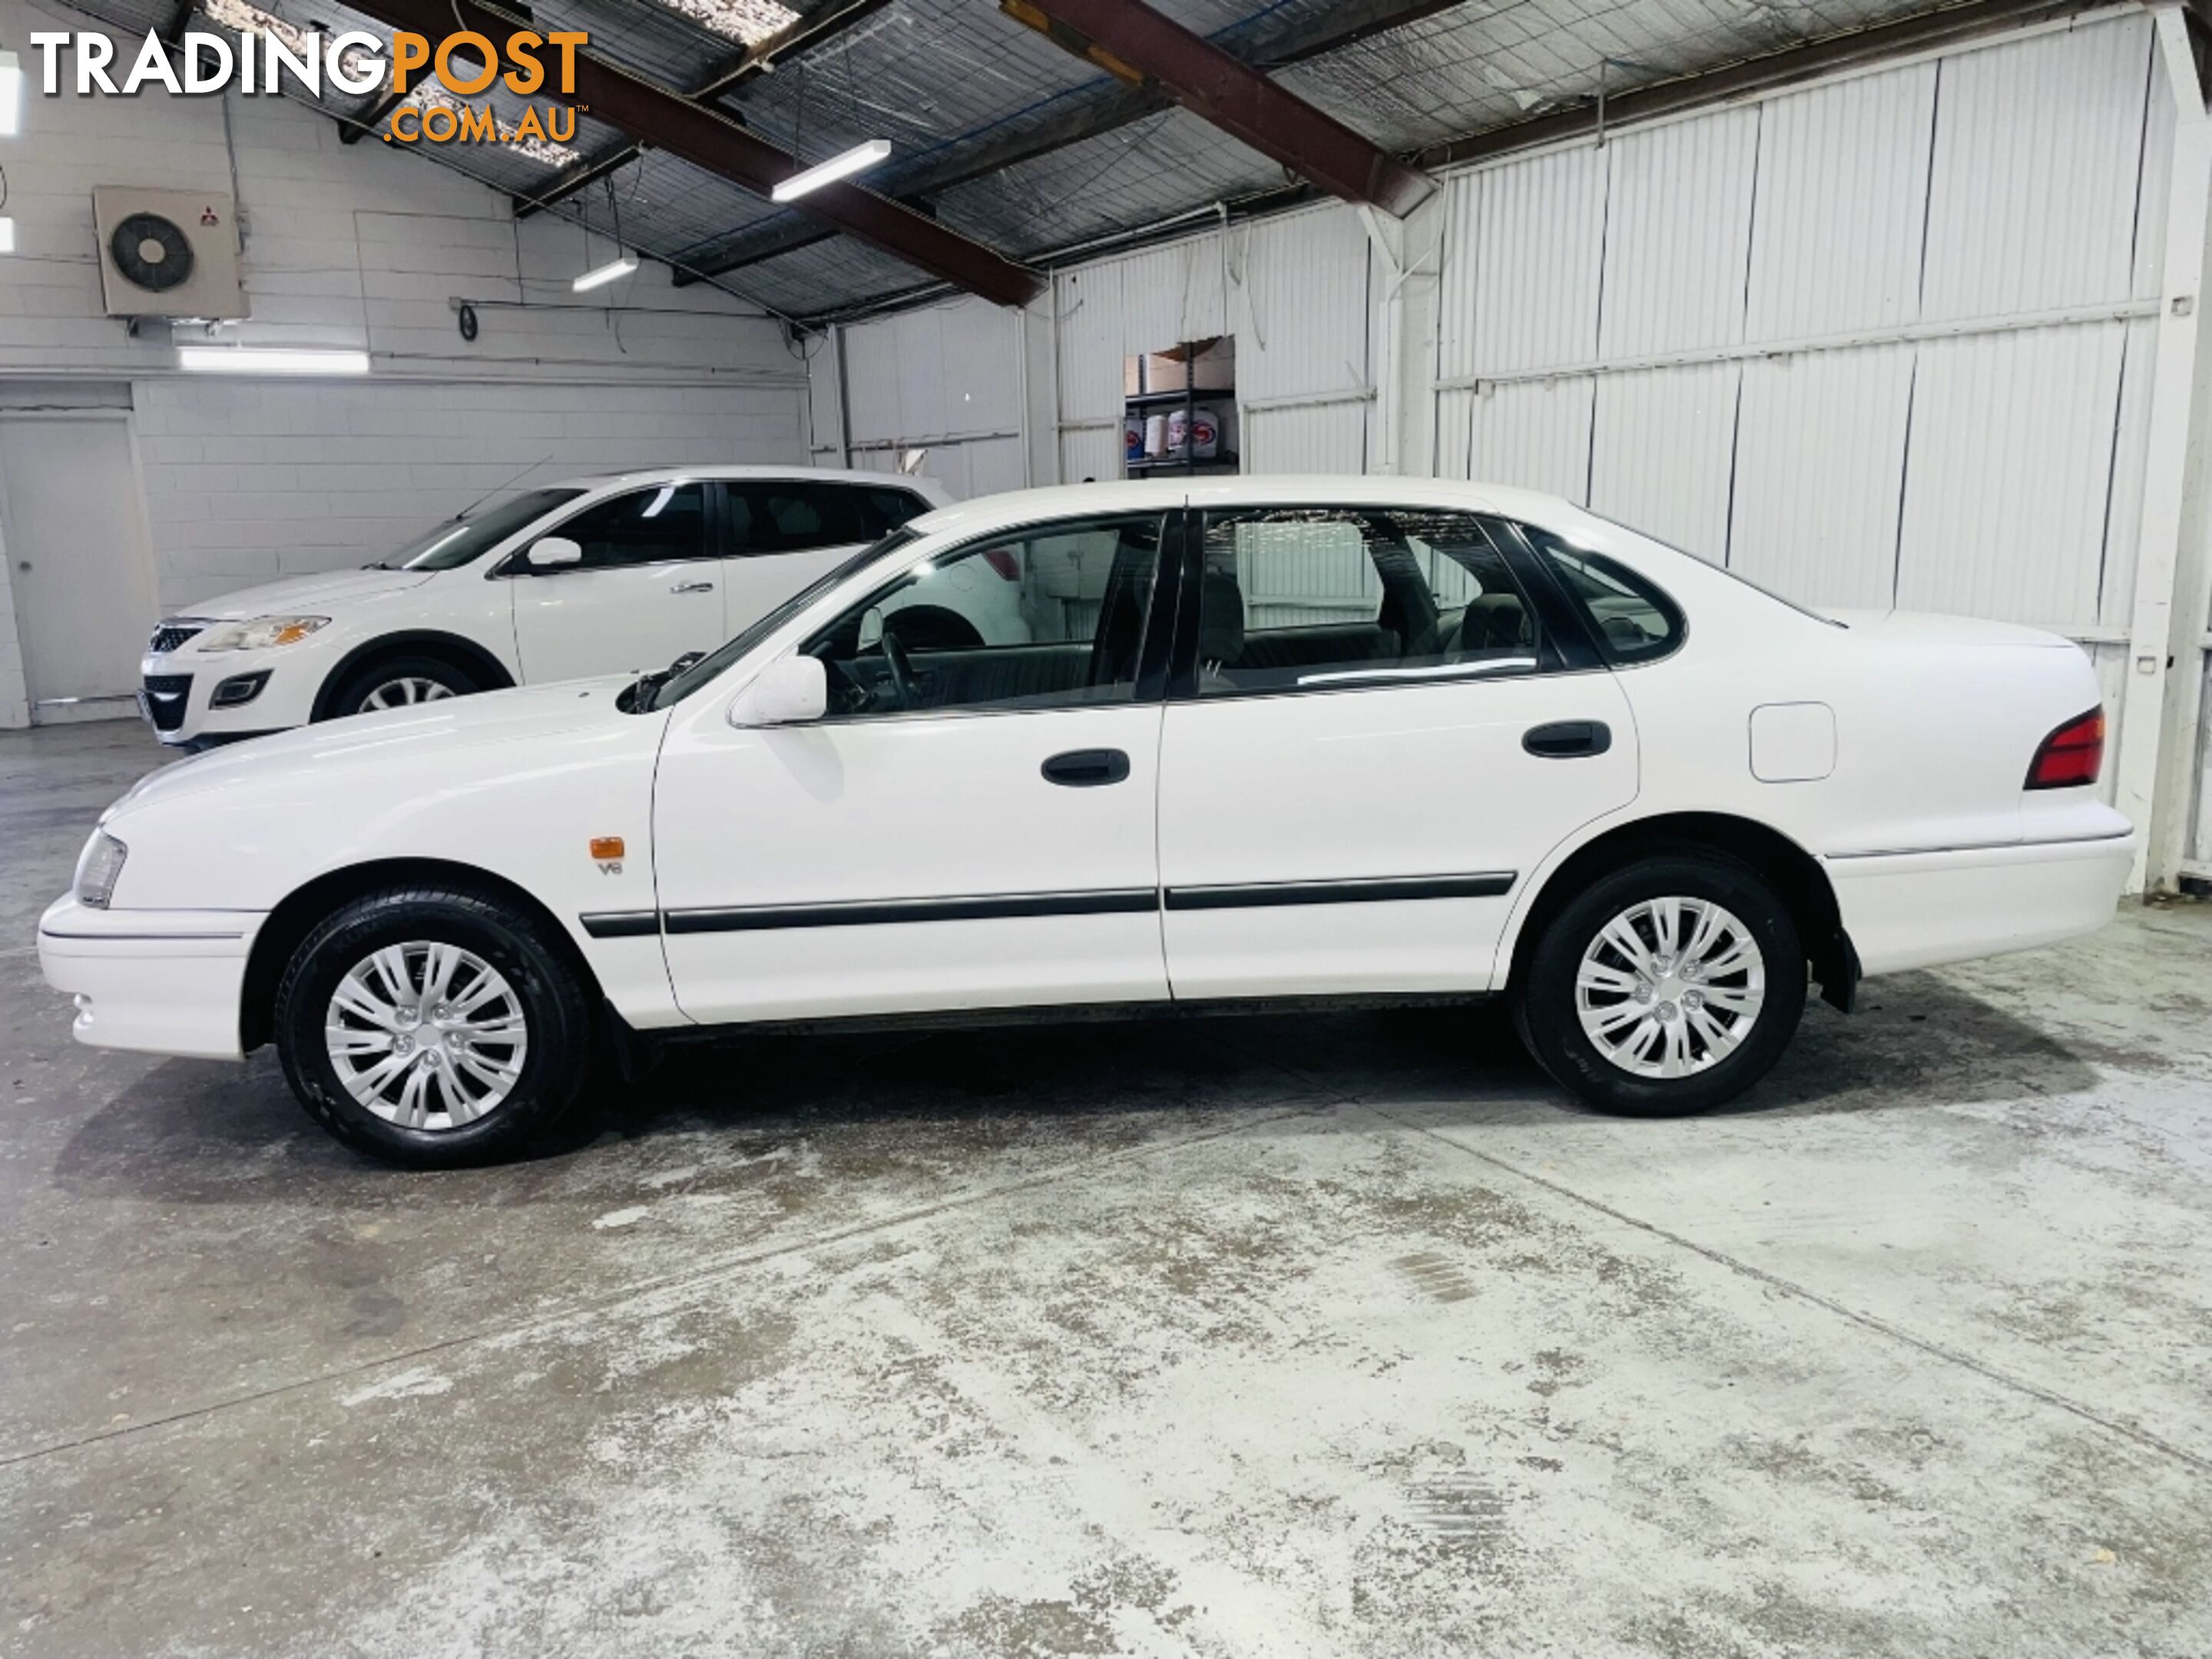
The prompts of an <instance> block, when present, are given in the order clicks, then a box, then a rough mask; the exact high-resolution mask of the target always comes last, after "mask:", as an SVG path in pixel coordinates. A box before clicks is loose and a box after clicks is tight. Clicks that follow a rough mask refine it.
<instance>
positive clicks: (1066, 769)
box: [1039, 749, 1129, 789]
mask: <svg viewBox="0 0 2212 1659" xmlns="http://www.w3.org/2000/svg"><path fill="white" fill-rule="evenodd" d="M1039 770H1041V771H1042V772H1043V774H1044V781H1046V782H1047V783H1061V784H1066V786H1067V787H1069V788H1071V789H1090V788H1094V787H1097V785H1099V784H1102V783H1119V782H1121V780H1122V779H1124V778H1126V777H1127V776H1128V775H1129V757H1128V756H1127V755H1125V754H1123V753H1122V752H1121V750H1118V749H1071V750H1068V751H1067V752H1066V754H1064V755H1054V757H1052V758H1051V759H1050V760H1048V761H1047V762H1046V763H1044V764H1043V766H1042V767H1041V768H1039Z"/></svg>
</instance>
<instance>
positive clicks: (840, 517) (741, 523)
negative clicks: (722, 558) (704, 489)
mask: <svg viewBox="0 0 2212 1659" xmlns="http://www.w3.org/2000/svg"><path fill="white" fill-rule="evenodd" d="M727 488H728V491H729V504H730V505H729V513H730V550H731V551H732V552H733V553H803V552H805V551H806V550H808V549H810V548H816V547H842V546H843V545H845V544H847V543H849V542H864V541H872V540H873V539H874V538H876V537H878V536H879V535H881V534H882V533H883V532H882V531H875V530H871V529H869V528H868V526H867V524H866V522H865V521H864V520H862V518H861V515H860V504H859V502H858V501H856V500H855V499H854V495H853V492H852V491H850V490H848V489H844V488H842V487H841V486H839V485H836V484H824V483H805V482H804V481H799V480H794V481H793V482H791V483H784V482H781V481H778V482H776V483H732V484H730V485H729V486H727ZM888 527H889V526H886V528H888Z"/></svg>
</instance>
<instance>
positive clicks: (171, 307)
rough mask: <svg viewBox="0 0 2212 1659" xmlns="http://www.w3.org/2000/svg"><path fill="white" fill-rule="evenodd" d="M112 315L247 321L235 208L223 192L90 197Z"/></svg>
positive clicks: (115, 191)
mask: <svg viewBox="0 0 2212 1659" xmlns="http://www.w3.org/2000/svg"><path fill="white" fill-rule="evenodd" d="M92 216H93V222H94V225H96V226H97V227H98V229H99V234H100V286H101V289H102V290H103V291H104V292H105V294H106V301H107V314H108V315H109V316H111V317H210V318H216V317H243V316H245V315H246V289H245V287H244V286H243V285H242V284H241V283H240V281H239V278H238V207H237V204H236V203H234V201H232V200H231V198H230V197H228V196H226V195H223V194H222V193H221V192H219V191H209V192H207V193H205V194H201V193H198V192H196V191H184V190H133V189H127V188H124V187H121V186H116V185H107V186H103V187H102V188H100V189H98V190H95V191H93V192H92Z"/></svg>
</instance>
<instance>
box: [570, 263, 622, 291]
mask: <svg viewBox="0 0 2212 1659" xmlns="http://www.w3.org/2000/svg"><path fill="white" fill-rule="evenodd" d="M636 269H637V260H636V258H635V256H634V255H631V254H628V253H625V254H623V257H622V258H619V259H617V260H616V261H615V262H614V263H613V264H605V265H599V266H596V267H594V268H593V269H592V270H587V271H586V272H585V273H584V274H583V275H582V276H579V277H578V278H576V280H575V281H574V283H570V284H569V286H570V287H571V288H573V289H575V290H576V292H577V293H579V294H583V293H586V292H588V291H589V290H590V289H595V288H605V286H606V285H607V284H608V283H611V282H613V281H614V280H615V279H616V278H617V276H629V274H630V272H632V271H633V270H636Z"/></svg>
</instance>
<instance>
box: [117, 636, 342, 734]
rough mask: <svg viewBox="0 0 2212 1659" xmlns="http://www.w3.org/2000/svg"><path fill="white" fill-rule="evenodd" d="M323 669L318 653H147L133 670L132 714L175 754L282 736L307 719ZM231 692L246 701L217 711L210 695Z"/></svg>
mask: <svg viewBox="0 0 2212 1659" xmlns="http://www.w3.org/2000/svg"><path fill="white" fill-rule="evenodd" d="M324 667H325V663H324V662H323V660H322V659H321V653H306V654H302V653H301V652H300V650H299V647H283V649H282V650H281V651H221V652H197V651H193V650H191V648H190V647H186V648H185V649H182V650H178V651H172V652H163V653H148V654H147V655H146V656H145V657H144V658H143V659H141V661H140V663H139V674H140V682H139V690H138V712H139V714H141V715H143V717H144V719H145V721H146V724H147V725H149V726H151V727H153V728H154V735H155V737H157V738H160V739H161V741H162V742H163V743H165V744H171V745H173V746H175V747H178V748H194V747H197V746H199V745H201V744H207V743H222V742H227V741H233V740H235V739H237V738H255V737H262V736H265V735H266V734H267V733H269V732H283V731H288V730H289V729H290V728H291V727H293V726H305V725H307V722H308V721H309V720H311V719H313V715H314V693H315V688H316V687H317V686H319V685H320V684H322V678H323V677H322V670H323V668H324ZM233 684H238V685H242V686H247V687H250V688H251V690H252V695H251V696H247V697H246V698H245V699H243V700H242V701H239V702H232V703H229V704H228V705H225V706H218V704H217V703H216V696H217V694H218V693H219V692H220V691H221V690H222V688H223V687H225V686H228V685H233Z"/></svg>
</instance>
